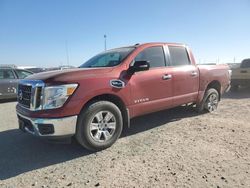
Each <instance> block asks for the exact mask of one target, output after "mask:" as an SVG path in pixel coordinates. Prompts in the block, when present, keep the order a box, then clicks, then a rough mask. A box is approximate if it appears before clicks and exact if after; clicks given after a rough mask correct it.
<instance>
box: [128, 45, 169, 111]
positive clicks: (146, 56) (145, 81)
mask: <svg viewBox="0 0 250 188" xmlns="http://www.w3.org/2000/svg"><path fill="white" fill-rule="evenodd" d="M134 61H148V62H149V64H150V69H149V70H147V71H141V72H135V73H134V74H133V75H132V77H131V79H130V81H129V83H130V88H131V96H132V97H131V99H132V101H131V104H132V107H131V109H132V111H133V116H138V115H141V114H146V113H150V112H154V111H159V110H162V109H166V108H170V107H171V106H172V79H171V72H170V70H169V69H168V68H167V67H166V62H165V55H164V50H163V47H162V46H153V47H149V48H146V49H144V50H143V51H141V52H140V53H139V54H138V55H137V56H136V58H135V59H134ZM169 75H170V77H168V76H169Z"/></svg>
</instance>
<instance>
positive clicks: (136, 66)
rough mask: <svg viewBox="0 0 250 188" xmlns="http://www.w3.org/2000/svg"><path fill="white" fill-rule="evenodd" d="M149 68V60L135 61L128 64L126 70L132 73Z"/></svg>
mask: <svg viewBox="0 0 250 188" xmlns="http://www.w3.org/2000/svg"><path fill="white" fill-rule="evenodd" d="M149 68H150V64H149V61H135V62H134V63H133V65H130V67H129V69H128V72H129V73H130V74H134V73H135V72H139V71H146V70H149Z"/></svg>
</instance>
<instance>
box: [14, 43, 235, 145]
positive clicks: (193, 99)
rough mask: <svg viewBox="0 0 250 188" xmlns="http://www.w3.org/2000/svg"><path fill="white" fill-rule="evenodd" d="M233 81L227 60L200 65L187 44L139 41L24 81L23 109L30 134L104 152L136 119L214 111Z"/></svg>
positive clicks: (21, 120)
mask: <svg viewBox="0 0 250 188" xmlns="http://www.w3.org/2000/svg"><path fill="white" fill-rule="evenodd" d="M229 85H230V75H229V68H228V66H227V65H196V64H195V59H194V56H193V54H192V52H191V50H190V48H188V47H187V46H186V45H184V44H175V43H146V44H136V45H134V46H128V47H121V48H116V49H112V50H108V51H105V52H102V53H100V54H98V55H96V56H94V57H93V58H91V59H90V60H88V61H87V62H85V63H84V64H82V65H81V66H80V67H79V68H78V69H72V70H63V71H52V72H45V73H38V74H36V75H33V76H29V77H28V78H26V79H24V80H22V81H20V83H19V89H18V104H17V106H16V111H17V116H18V119H19V127H20V129H21V130H23V131H25V132H28V133H30V134H33V135H36V136H38V137H44V138H58V137H59V138H61V137H72V136H75V137H76V139H77V141H78V142H79V143H80V144H81V145H82V146H84V147H85V148H87V149H89V150H102V149H105V148H107V147H110V146H111V145H112V144H113V143H114V142H115V141H116V140H117V139H118V138H119V136H120V134H121V132H122V130H123V127H125V126H128V127H129V124H130V123H129V122H130V119H131V118H134V117H137V116H141V115H144V114H148V113H152V112H156V111H160V110H163V109H169V108H173V107H176V106H180V105H183V104H193V105H194V107H195V108H196V109H197V111H199V112H202V111H207V112H213V111H214V110H216V108H217V105H218V103H219V101H220V99H221V95H222V94H223V92H225V90H226V89H227V88H228V87H229Z"/></svg>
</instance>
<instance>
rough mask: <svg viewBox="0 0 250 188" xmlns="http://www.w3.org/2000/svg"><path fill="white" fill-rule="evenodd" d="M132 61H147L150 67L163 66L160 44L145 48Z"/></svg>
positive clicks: (163, 60) (163, 59)
mask: <svg viewBox="0 0 250 188" xmlns="http://www.w3.org/2000/svg"><path fill="white" fill-rule="evenodd" d="M134 61H149V64H150V68H154V67H164V66H165V58H164V52H163V48H162V47H160V46H156V47H149V48H146V49H145V50H143V51H142V52H140V53H139V54H138V55H137V56H136V57H135V59H134Z"/></svg>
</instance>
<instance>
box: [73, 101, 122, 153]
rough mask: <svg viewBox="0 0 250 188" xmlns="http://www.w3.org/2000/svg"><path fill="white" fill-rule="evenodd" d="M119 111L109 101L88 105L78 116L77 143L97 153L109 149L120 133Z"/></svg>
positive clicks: (120, 115) (120, 116)
mask: <svg viewBox="0 0 250 188" xmlns="http://www.w3.org/2000/svg"><path fill="white" fill-rule="evenodd" d="M122 122H123V121H122V114H121V111H120V109H119V108H118V107H117V106H116V105H115V104H113V103H111V102H109V101H98V102H95V103H92V104H90V105H89V106H88V107H87V108H86V109H84V110H83V111H82V112H81V114H80V115H79V118H78V122H77V130H76V139H77V141H78V142H79V143H80V144H81V145H82V146H84V147H85V148H87V149H89V150H92V151H97V150H102V149H106V148H108V147H110V146H111V145H112V144H114V142H115V141H116V140H117V139H118V138H119V137H120V135H121V132H122V127H123V123H122Z"/></svg>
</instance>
